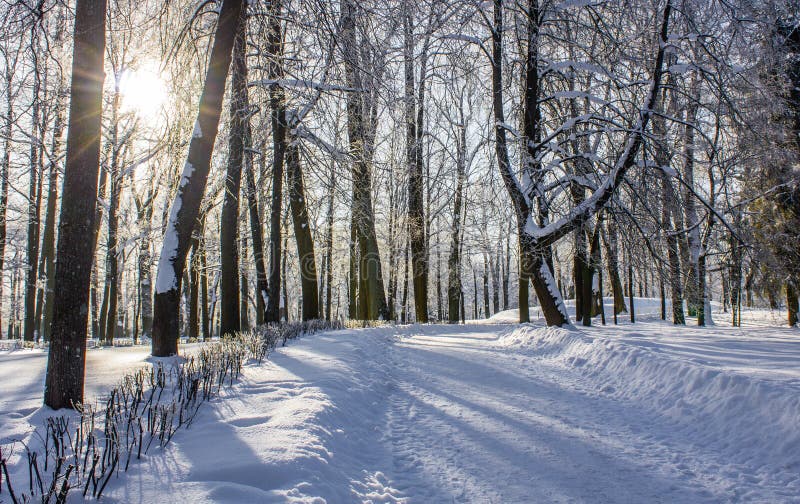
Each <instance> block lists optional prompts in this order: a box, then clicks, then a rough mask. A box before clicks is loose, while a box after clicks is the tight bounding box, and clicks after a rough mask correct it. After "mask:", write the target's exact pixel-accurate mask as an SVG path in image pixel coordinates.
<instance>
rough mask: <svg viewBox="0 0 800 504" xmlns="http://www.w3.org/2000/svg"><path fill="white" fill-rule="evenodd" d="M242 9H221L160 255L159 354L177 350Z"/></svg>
mask: <svg viewBox="0 0 800 504" xmlns="http://www.w3.org/2000/svg"><path fill="white" fill-rule="evenodd" d="M243 8H244V2H243V0H223V2H222V6H221V7H220V13H219V21H218V24H217V29H216V31H215V36H214V45H213V47H212V48H211V56H210V59H209V65H208V70H207V73H206V80H205V85H204V87H203V93H202V95H201V96H200V105H199V113H198V115H197V121H196V122H195V128H194V131H193V133H192V138H191V141H190V142H189V152H188V155H187V159H186V165H185V167H184V169H183V174H182V176H181V180H180V185H179V187H178V192H177V194H176V195H175V200H174V201H173V202H172V205H171V208H170V216H169V221H168V223H167V229H166V233H165V235H164V244H163V246H162V249H161V257H160V258H159V266H158V275H157V276H156V293H155V297H154V302H153V305H154V317H153V345H152V352H153V355H154V356H156V357H165V356H169V355H174V354H177V353H178V335H179V310H178V308H179V304H180V282H181V278H182V277H183V270H184V268H185V266H186V255H187V254H188V252H189V246H190V242H191V236H192V232H193V231H194V229H195V227H196V223H197V217H198V214H199V212H200V203H201V201H202V199H203V194H204V193H205V186H206V181H207V179H208V171H209V168H210V166H211V154H212V151H213V149H214V141H215V139H216V137H217V131H218V129H219V117H220V113H221V111H222V99H223V97H224V94H225V80H226V77H227V75H228V67H229V66H230V62H231V53H232V49H233V41H234V38H235V35H236V33H238V25H239V23H240V21H241V18H242V16H241V12H242V9H243Z"/></svg>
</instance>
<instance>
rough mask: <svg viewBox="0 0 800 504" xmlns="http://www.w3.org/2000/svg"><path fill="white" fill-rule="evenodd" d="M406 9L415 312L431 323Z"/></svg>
mask: <svg viewBox="0 0 800 504" xmlns="http://www.w3.org/2000/svg"><path fill="white" fill-rule="evenodd" d="M405 5H406V9H405V12H404V16H403V21H404V23H403V27H404V30H403V33H404V42H405V52H404V60H405V102H406V103H405V114H406V157H407V161H408V236H409V241H410V243H411V266H412V270H413V284H414V311H415V314H416V320H417V322H419V323H427V322H428V274H429V266H428V257H427V253H426V252H427V251H426V247H425V209H424V201H423V195H424V191H423V183H422V182H423V178H422V168H423V164H422V156H421V150H422V145H421V142H420V141H419V140H420V138H419V135H418V131H419V132H421V128H422V127H423V125H422V122H417V111H419V117H420V118H422V114H423V110H424V109H423V104H422V103H415V92H414V91H415V89H414V88H415V85H414V80H415V76H414V33H413V31H414V25H413V23H414V21H413V10H412V9H409V8H408V2H406V3H405ZM424 78H425V58H423V60H422V64H421V74H420V83H419V85H420V88H422V87H424V85H425V83H424V81H423V79H424Z"/></svg>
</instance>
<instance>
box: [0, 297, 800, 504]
mask: <svg viewBox="0 0 800 504" xmlns="http://www.w3.org/2000/svg"><path fill="white" fill-rule="evenodd" d="M567 305H570V302H569V301H568V302H567ZM636 306H637V319H638V320H644V321H643V322H637V323H636V324H630V323H624V324H620V325H618V326H613V325H608V326H605V327H591V328H571V329H561V328H546V327H543V326H542V324H541V323H540V322H535V323H534V324H525V325H518V324H509V323H505V322H504V321H507V320H514V318H515V315H516V314H515V313H514V311H508V312H501V313H500V314H497V315H496V316H495V317H493V318H492V319H490V320H487V321H480V322H478V321H473V322H471V323H468V324H466V325H411V326H385V327H377V328H369V329H360V330H344V331H336V332H328V333H319V334H316V335H313V336H307V337H305V338H302V339H300V340H297V341H294V342H292V343H291V344H290V345H289V346H287V347H283V348H281V349H279V350H278V351H277V352H275V353H274V354H273V355H272V356H271V357H270V360H269V361H267V362H265V363H264V364H262V365H260V366H257V365H255V364H251V365H248V366H247V367H246V368H245V371H244V373H243V376H242V379H241V380H240V382H239V383H238V384H236V385H235V386H234V387H233V389H231V390H228V391H224V392H223V393H222V396H221V397H219V398H217V399H214V400H213V401H212V402H211V403H208V404H205V405H204V406H203V407H202V408H201V410H200V413H199V416H198V417H197V418H196V419H195V422H194V423H193V424H192V426H191V428H190V429H188V430H181V431H179V432H178V433H177V434H176V436H175V437H174V439H173V441H172V443H170V445H168V446H167V447H166V448H165V449H164V450H163V451H162V450H153V451H151V452H150V453H149V454H148V455H147V456H146V457H145V458H144V459H143V460H142V461H141V462H138V463H136V464H135V465H133V466H132V467H131V469H130V470H129V472H128V473H126V474H122V475H121V476H120V477H119V478H118V479H117V478H115V479H112V481H111V483H110V484H109V489H108V490H107V491H106V493H105V494H104V496H103V499H104V500H106V501H107V502H160V501H162V500H163V498H164V496H169V498H170V500H172V501H176V502H315V503H322V502H328V503H339V502H376V503H377V502H384V503H389V502H481V503H482V502H504V503H505V502H508V503H514V502H520V503H521V502H603V503H605V502H682V503H695V502H731V501H736V502H739V501H747V502H796V501H798V500H800V477H799V476H798V473H800V471H798V469H800V459H799V458H798V456H797V453H798V449H800V394H798V392H800V390H798V389H800V369H799V368H798V366H797V362H798V358H800V345H797V343H796V341H797V337H798V332H797V330H796V329H788V328H779V327H775V326H772V325H770V324H775V323H779V322H780V321H781V320H782V314H778V313H777V312H775V313H772V312H766V311H747V312H745V314H744V320H745V324H746V327H744V328H731V327H729V326H726V325H723V324H724V321H725V320H726V319H727V316H723V315H722V314H720V313H717V314H716V315H717V321H718V324H719V325H718V326H716V327H713V328H697V327H691V326H686V327H676V326H673V325H671V324H667V323H663V322H661V321H660V320H657V316H655V317H654V316H653V315H648V313H650V314H652V313H658V312H659V311H660V304H659V301H658V300H647V299H642V300H640V299H637V300H636ZM535 313H536V307H533V308H532V311H531V314H532V315H534V314H535ZM607 315H608V318H609V319H610V318H611V312H610V309H609V310H608V311H607ZM625 320H627V316H626V315H624V314H623V315H622V316H621V317H620V321H625ZM145 357H146V350H144V349H138V348H137V347H133V348H115V349H97V350H90V351H89V353H88V363H89V370H88V372H87V376H88V377H89V384H88V392H89V393H90V394H92V395H94V394H98V393H101V392H102V390H103V384H107V383H112V382H113V381H115V380H116V379H118V378H119V373H120V372H121V371H122V370H123V369H131V368H133V367H135V366H136V365H141V364H143V363H144V361H143V359H144V358H145ZM44 360H45V354H44V353H42V352H41V351H29V350H17V351H12V352H0V384H1V385H0V387H2V390H1V392H2V393H0V432H2V437H0V439H2V440H3V441H4V442H6V441H7V440H8V439H9V437H10V436H9V435H8V434H9V433H10V432H20V431H21V426H22V427H24V426H26V427H27V428H28V429H30V428H31V426H30V424H29V423H28V422H30V421H33V420H36V419H40V417H37V415H40V414H41V412H42V411H43V410H36V408H38V405H39V401H40V397H41V386H42V379H43V372H44ZM37 411H38V412H39V413H37Z"/></svg>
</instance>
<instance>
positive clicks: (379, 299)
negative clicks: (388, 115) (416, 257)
mask: <svg viewBox="0 0 800 504" xmlns="http://www.w3.org/2000/svg"><path fill="white" fill-rule="evenodd" d="M341 11H342V21H341V41H342V50H343V51H344V61H345V79H346V81H347V87H348V88H349V89H350V90H348V91H347V131H348V140H349V143H350V153H351V155H352V156H353V159H354V161H353V163H352V179H353V221H354V226H355V230H356V237H357V241H358V252H359V254H358V255H359V264H358V274H359V279H360V281H359V294H360V297H361V299H363V301H364V303H363V304H362V306H359V310H358V311H359V314H360V315H361V318H365V319H369V320H378V319H382V320H386V319H388V317H389V312H388V308H387V306H386V296H385V292H384V285H383V274H382V272H381V258H380V252H379V250H378V241H377V237H376V234H375V217H374V214H373V209H372V173H371V172H372V168H371V165H372V149H371V141H370V140H371V137H370V135H371V133H370V132H368V131H367V129H366V120H367V115H368V113H369V112H370V107H368V106H366V105H365V103H364V96H362V95H363V94H364V92H363V80H362V76H361V67H360V58H359V53H358V48H357V45H356V33H355V32H356V30H355V17H356V12H355V11H356V6H355V4H354V3H353V1H352V0H342V2H341ZM362 292H363V295H361V293H362Z"/></svg>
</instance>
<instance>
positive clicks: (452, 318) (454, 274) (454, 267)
mask: <svg viewBox="0 0 800 504" xmlns="http://www.w3.org/2000/svg"><path fill="white" fill-rule="evenodd" d="M459 105H460V112H461V124H460V125H459V139H458V153H457V155H456V192H455V197H454V201H453V225H452V232H451V238H450V257H449V258H448V260H447V284H448V285H447V315H448V322H450V323H451V324H455V323H457V322H458V311H459V303H460V300H461V299H463V288H462V286H461V211H462V207H463V206H464V202H463V199H464V182H465V180H466V177H467V166H466V165H467V160H466V158H467V152H466V150H467V125H466V124H465V121H464V107H463V104H459Z"/></svg>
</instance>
